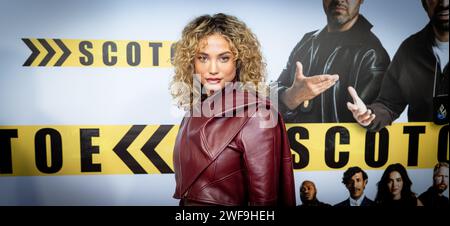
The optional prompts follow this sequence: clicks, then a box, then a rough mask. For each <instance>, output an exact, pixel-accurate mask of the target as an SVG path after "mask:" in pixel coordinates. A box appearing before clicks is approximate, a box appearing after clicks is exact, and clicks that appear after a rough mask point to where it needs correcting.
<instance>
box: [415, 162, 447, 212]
mask: <svg viewBox="0 0 450 226" xmlns="http://www.w3.org/2000/svg"><path fill="white" fill-rule="evenodd" d="M447 188H448V163H446V162H440V163H438V164H436V166H434V170H433V186H431V187H430V188H428V190H427V191H426V192H424V193H422V194H421V195H420V196H419V199H420V201H422V203H423V205H424V206H429V207H437V208H448V207H450V202H449V199H448V197H445V196H444V195H443V193H444V191H445V190H447Z"/></svg>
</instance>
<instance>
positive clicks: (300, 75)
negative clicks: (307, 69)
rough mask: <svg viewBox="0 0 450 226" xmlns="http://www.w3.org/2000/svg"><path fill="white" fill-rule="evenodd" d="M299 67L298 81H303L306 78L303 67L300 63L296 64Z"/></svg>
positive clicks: (297, 72)
mask: <svg viewBox="0 0 450 226" xmlns="http://www.w3.org/2000/svg"><path fill="white" fill-rule="evenodd" d="M295 64H296V65H297V71H296V77H297V78H298V79H303V78H305V76H304V75H303V65H302V63H300V62H299V61H297V62H296V63H295Z"/></svg>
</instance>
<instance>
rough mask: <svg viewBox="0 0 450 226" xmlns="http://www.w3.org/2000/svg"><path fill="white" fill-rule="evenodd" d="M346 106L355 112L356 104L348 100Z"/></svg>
mask: <svg viewBox="0 0 450 226" xmlns="http://www.w3.org/2000/svg"><path fill="white" fill-rule="evenodd" d="M347 108H348V110H350V111H351V112H356V111H357V110H358V106H356V105H355V104H352V103H350V102H347Z"/></svg>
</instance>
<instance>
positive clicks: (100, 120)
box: [0, 0, 449, 205]
mask: <svg viewBox="0 0 450 226" xmlns="http://www.w3.org/2000/svg"><path fill="white" fill-rule="evenodd" d="M219 12H223V13H227V14H231V15H234V16H237V17H238V18H239V19H241V20H242V21H244V22H245V23H246V24H247V25H248V26H249V27H250V29H252V31H253V32H254V33H255V34H256V36H257V37H258V39H259V40H260V42H261V45H262V51H263V54H264V58H265V60H266V62H267V71H268V80H270V81H274V80H276V79H277V78H278V76H279V74H280V72H281V71H282V70H283V67H284V66H285V64H286V62H287V60H288V57H289V54H290V52H291V51H292V49H293V48H294V46H295V45H296V44H297V42H298V41H300V39H301V37H302V36H303V35H304V34H306V33H308V32H310V31H313V30H317V29H322V28H323V27H324V26H325V25H326V16H325V13H324V11H323V6H322V1H306V0H305V1H290V0H281V1H256V0H245V1H237V0H236V1H234V0H233V1H211V0H194V1H189V4H186V3H185V2H183V1H180V0H171V1H137V0H131V1H85V0H81V1H49V0H43V1H25V0H10V1H8V0H0V29H1V31H2V32H1V33H2V35H1V37H0V40H1V41H0V205H177V204H178V201H177V200H175V199H173V198H172V195H173V192H174V189H175V178H174V174H173V164H172V161H173V157H172V153H173V147H174V142H175V137H176V135H177V132H178V128H179V124H180V122H181V119H182V116H183V112H182V111H180V110H179V109H177V108H176V106H175V105H174V103H173V101H172V100H171V96H170V93H169V82H170V80H171V76H172V74H173V67H172V65H171V62H170V59H171V57H172V56H173V49H172V45H173V43H174V42H175V41H176V40H178V39H179V38H180V34H181V30H182V29H183V27H184V26H185V25H186V24H187V23H188V22H189V21H190V20H192V19H193V18H195V17H197V16H199V15H203V14H214V13H219ZM361 14H363V15H364V16H365V17H366V18H367V19H368V20H369V21H370V22H371V23H372V24H373V25H374V27H373V29H372V31H373V32H374V33H375V34H376V35H377V37H378V38H379V39H380V41H381V43H382V44H383V46H384V47H385V48H386V50H387V52H388V53H389V55H390V56H391V58H392V57H393V55H394V53H395V52H396V50H397V49H398V47H399V45H400V44H401V42H402V41H403V40H404V39H406V38H407V37H408V36H410V35H411V34H413V33H416V32H417V31H419V30H420V29H422V28H423V27H424V26H425V25H426V24H427V22H428V17H427V15H426V14H425V11H424V10H423V8H422V5H421V3H420V1H410V0H401V1H388V0H383V1H379V0H366V1H364V3H363V4H362V6H361ZM287 134H288V137H289V140H290V143H291V151H292V154H293V157H294V159H293V165H294V174H295V180H296V181H295V183H296V190H297V191H296V192H297V203H299V204H300V203H301V202H300V198H299V186H300V184H301V182H302V181H303V180H311V181H314V182H315V184H316V187H317V189H318V198H319V200H321V201H323V202H327V203H330V204H336V203H338V202H340V201H342V200H344V199H346V198H347V197H348V192H347V190H346V188H345V186H344V185H343V184H342V183H341V180H342V174H343V172H344V171H345V170H346V169H347V168H349V167H351V166H360V167H361V168H363V169H364V170H365V171H366V172H367V174H368V175H369V183H368V185H367V187H366V191H365V194H366V196H368V197H369V198H371V199H374V198H375V195H376V183H377V182H378V181H379V179H380V177H381V174H382V173H383V171H384V169H385V168H386V167H387V166H388V165H389V164H392V163H397V162H399V163H402V164H403V165H404V166H405V167H407V169H408V173H409V174H410V176H411V179H412V181H413V187H412V188H413V189H412V190H413V191H414V192H416V193H417V194H420V193H422V192H424V191H425V190H426V189H427V188H428V187H429V186H430V185H431V184H432V174H433V170H432V168H433V166H434V165H435V164H436V163H437V162H438V161H448V159H449V147H448V142H449V128H448V125H442V126H438V125H434V124H433V123H426V122H424V123H408V122H407V118H406V115H405V113H404V114H402V115H401V117H400V118H399V119H398V120H397V121H395V122H394V124H393V125H391V126H388V127H386V128H384V129H382V130H381V131H380V132H378V133H371V132H367V131H366V130H365V129H364V128H362V127H360V126H359V125H357V124H354V123H339V124H337V123H336V124H330V123H324V124H317V123H307V124H306V123H305V124H287ZM330 141H332V142H331V143H334V145H332V146H331V147H330V146H326V144H327V143H330ZM325 150H327V151H325ZM446 195H447V196H448V191H447V192H446Z"/></svg>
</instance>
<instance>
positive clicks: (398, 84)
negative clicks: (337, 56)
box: [347, 0, 449, 131]
mask: <svg viewBox="0 0 450 226" xmlns="http://www.w3.org/2000/svg"><path fill="white" fill-rule="evenodd" d="M422 5H423V7H424V9H425V11H426V12H427V14H428V17H429V18H430V22H429V23H428V24H427V25H426V26H425V28H424V29H422V30H421V31H419V32H418V33H416V34H414V35H412V36H410V37H409V38H407V39H406V40H405V41H404V42H403V43H402V44H401V46H400V47H399V49H398V50H397V53H396V54H395V56H394V59H393V60H392V63H391V65H390V66H389V69H388V71H387V72H386V75H385V76H384V80H383V83H382V86H381V90H380V94H379V96H378V97H377V99H376V100H375V102H374V103H372V104H370V103H368V102H366V101H365V100H361V98H360V96H359V94H357V93H356V92H355V90H354V89H353V88H352V87H349V88H348V91H349V92H350V95H351V96H352V98H353V103H350V102H348V103H347V108H348V109H349V110H350V112H352V114H353V117H354V118H355V120H356V121H357V122H358V123H359V124H360V125H361V126H364V127H366V128H367V129H368V130H369V131H379V130H381V129H382V128H384V127H385V126H387V125H390V124H391V123H392V122H393V121H394V120H395V119H397V118H398V117H399V116H400V114H401V113H402V112H403V110H404V109H405V108H406V106H408V121H410V122H431V121H433V122H435V123H436V124H438V125H443V124H447V125H448V123H449V117H448V91H449V90H448V89H449V79H448V77H449V71H448V57H449V45H448V37H449V31H448V25H449V24H448V0H422ZM366 104H369V105H367V106H366Z"/></svg>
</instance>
